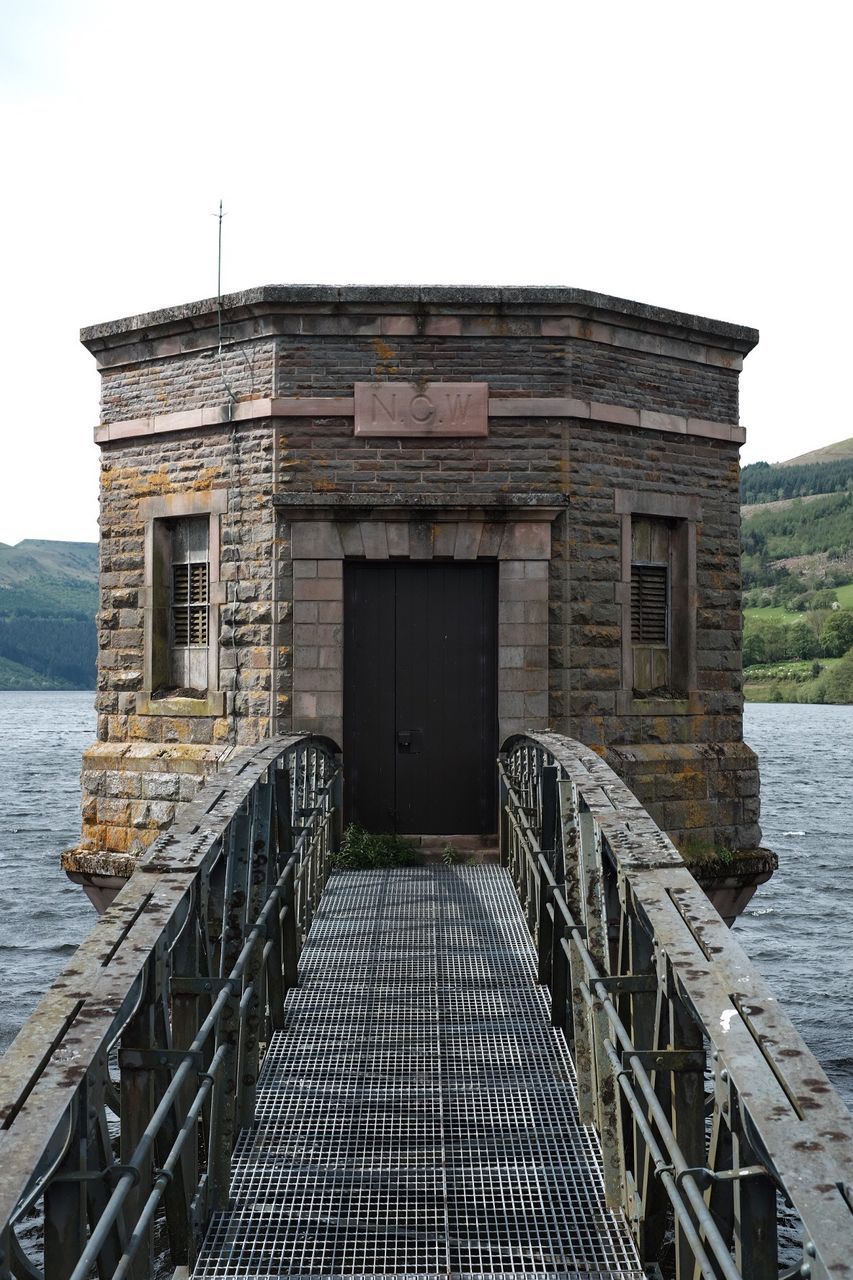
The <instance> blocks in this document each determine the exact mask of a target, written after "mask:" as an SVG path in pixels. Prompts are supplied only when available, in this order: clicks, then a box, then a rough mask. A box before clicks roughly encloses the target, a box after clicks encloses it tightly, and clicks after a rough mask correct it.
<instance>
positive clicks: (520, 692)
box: [274, 493, 565, 742]
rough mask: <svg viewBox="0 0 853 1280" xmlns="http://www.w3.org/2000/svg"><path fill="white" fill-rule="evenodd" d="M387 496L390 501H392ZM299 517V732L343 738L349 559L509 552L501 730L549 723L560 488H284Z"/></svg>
mask: <svg viewBox="0 0 853 1280" xmlns="http://www.w3.org/2000/svg"><path fill="white" fill-rule="evenodd" d="M383 499H384V500H383ZM274 503H275V506H276V509H277V510H278V512H279V515H280V517H281V518H283V519H285V520H288V521H289V522H290V524H291V556H292V563H293V654H292V657H293V702H292V723H293V729H294V731H296V732H301V731H305V732H311V733H318V734H323V735H325V736H327V737H330V738H332V739H334V741H335V742H341V741H342V740H343V608H344V603H343V570H344V561H345V560H347V559H358V560H365V559H366V560H391V559H396V560H411V561H417V560H421V561H429V560H434V559H448V560H456V561H461V560H477V559H481V558H482V559H490V560H497V562H498V721H499V734H500V739H501V741H503V740H504V739H505V738H506V737H508V736H509V735H510V734H513V733H521V732H523V731H524V730H526V729H540V728H544V727H547V724H548V562H549V560H550V558H551V522H552V521H553V520H554V518H555V517H556V516H557V515H558V514H559V512H560V511H561V510H564V509H565V505H564V504H563V503H561V502H560V500H559V498H558V497H556V496H555V495H553V494H535V495H530V494H528V495H525V496H524V500H523V501H521V500H519V499H517V498H513V497H503V496H500V497H497V498H494V499H492V500H486V499H484V498H483V497H479V498H478V499H477V500H476V502H475V503H472V504H470V505H468V504H465V503H464V502H461V501H460V500H459V499H454V498H449V499H448V498H447V497H446V496H445V495H437V494H421V495H418V498H417V500H416V502H415V503H413V502H412V501H411V500H410V499H407V500H406V502H405V503H404V502H402V501H401V500H400V499H399V498H395V497H394V495H390V494H389V495H387V496H386V495H383V496H382V498H379V497H377V498H370V499H365V497H364V496H363V495H342V494H336V495H335V496H334V498H330V497H329V496H328V495H321V494H296V493H288V494H277V495H276V496H275V498H274Z"/></svg>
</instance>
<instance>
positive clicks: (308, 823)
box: [0, 736, 341, 1280]
mask: <svg viewBox="0 0 853 1280" xmlns="http://www.w3.org/2000/svg"><path fill="white" fill-rule="evenodd" d="M340 779H341V770H340V757H339V756H338V754H337V748H336V747H335V746H334V745H333V744H332V743H330V742H328V741H326V740H323V739H318V738H310V737H305V736H292V737H287V738H279V739H274V740H272V741H268V742H265V743H264V744H262V745H261V746H260V747H257V748H250V749H247V750H246V751H244V752H241V753H240V755H239V756H237V757H235V759H234V760H233V761H232V762H231V763H230V764H228V765H227V766H226V767H225V768H223V769H222V770H221V771H220V773H218V774H217V776H216V778H215V779H214V780H213V781H212V782H211V783H210V784H209V785H208V786H207V787H205V789H204V790H203V791H202V792H201V793H200V794H199V796H198V797H197V798H196V800H195V801H194V802H193V803H192V804H191V805H188V806H187V807H186V809H184V810H183V811H182V813H181V814H180V815H179V817H178V819H177V821H176V822H175V824H174V825H173V827H172V828H171V829H170V830H169V831H168V832H167V833H166V834H165V835H163V836H161V837H160V839H159V840H157V842H156V843H155V844H154V845H153V846H152V847H151V849H150V850H149V851H148V853H147V854H146V856H145V857H144V858H143V859H142V860H141V861H140V863H139V865H138V867H137V868H136V869H135V870H134V873H133V875H132V876H131V877H130V879H129V880H128V882H127V884H126V885H125V886H124V888H123V889H122V891H121V893H120V894H119V895H118V897H117V899H116V901H115V902H114V904H113V905H112V906H111V907H110V908H109V909H108V910H107V912H106V913H105V914H104V915H103V916H102V917H101V919H100V920H99V921H98V922H97V924H96V925H95V927H94V928H93V930H92V932H91V933H90V935H89V937H88V938H87V939H86V941H85V942H84V943H83V944H82V946H81V947H80V948H79V949H78V951H77V952H76V953H75V955H74V957H73V958H72V960H71V963H70V964H69V965H68V967H67V968H66V969H65V971H64V972H63V973H62V974H61V975H60V977H59V978H58V979H57V981H56V982H55V983H54V985H53V986H52V987H51V989H50V990H49V991H48V993H47V995H46V996H45V997H44V999H43V1000H42V1002H41V1004H40V1005H39V1007H38V1008H37V1010H36V1012H35V1013H34V1014H33V1016H32V1017H31V1018H30V1019H29V1021H28V1022H27V1023H26V1025H25V1026H24V1028H23V1029H22V1030H21V1032H20V1033H19V1035H18V1037H17V1038H16V1040H15V1041H14V1043H13V1044H12V1046H11V1047H10V1049H9V1050H8V1052H7V1054H6V1055H5V1057H4V1059H3V1073H2V1081H0V1278H1V1280H5V1278H6V1277H9V1276H10V1275H15V1276H16V1277H19V1280H39V1277H40V1276H41V1275H42V1274H45V1275H47V1276H48V1277H50V1278H51V1280H54V1278H56V1280H67V1278H68V1277H71V1280H88V1277H89V1276H90V1275H91V1274H93V1271H94V1269H95V1268H97V1271H98V1274H99V1275H100V1276H101V1277H105V1276H114V1277H116V1280H122V1277H125V1276H128V1275H129V1276H132V1277H133V1280H140V1278H141V1277H145V1276H149V1275H151V1274H152V1270H153V1267H152V1261H153V1254H154V1251H155V1220H156V1219H158V1216H159V1219H160V1221H158V1222H157V1232H158V1233H160V1232H162V1230H163V1214H162V1208H165V1239H161V1238H159V1235H158V1238H157V1240H156V1251H157V1253H158V1255H161V1259H160V1265H159V1266H158V1268H157V1270H158V1271H162V1270H164V1267H163V1261H164V1257H163V1255H164V1256H165V1259H166V1260H168V1262H169V1263H170V1265H169V1267H168V1271H169V1274H171V1272H172V1271H173V1270H174V1268H175V1267H176V1266H179V1265H182V1264H183V1265H192V1262H193V1260H194V1257H195V1253H196V1250H197V1248H198V1245H199V1243H200V1241H201V1239H202V1237H203V1234H204V1231H205V1228H206V1226H207V1223H208V1221H209V1219H210V1217H211V1214H212V1213H213V1212H214V1211H216V1210H217V1209H219V1208H222V1207H224V1206H225V1205H226V1204H227V1201H228V1194H229V1184H230V1164H231V1153H232V1148H233V1145H234V1141H235V1139H236V1136H237V1133H238V1131H239V1129H240V1128H242V1127H244V1126H245V1125H247V1124H251V1122H252V1118H253V1115H254V1106H255V1088H256V1081H257V1077H258V1068H259V1063H260V1061H261V1058H262V1055H263V1051H264V1048H265V1046H266V1044H267V1042H268V1040H269V1037H270V1034H271V1032H272V1031H273V1030H274V1029H275V1028H277V1027H280V1026H281V1025H282V1023H283V1006H284V996H285V993H286V991H287V989H288V987H289V986H291V985H293V984H294V983H295V982H296V973H297V969H296V966H297V960H298V956H299V951H300V947H301V944H302V940H303V938H304V936H305V933H306V932H307V930H308V926H309V924H310V922H311V916H312V913H313V911H314V909H315V907H316V904H317V902H318V899H319V896H320V893H321V891H322V888H323V884H324V882H325V879H326V876H327V873H328V867H329V855H330V853H331V852H332V850H333V849H334V848H335V847H336V845H337V842H338V839H339V822H340ZM116 1139H117V1141H116ZM116 1147H118V1158H116V1154H115V1151H116ZM161 1202H163V1204H162V1206H161ZM33 1215H36V1216H38V1215H41V1216H42V1221H43V1244H42V1247H41V1249H40V1252H41V1254H42V1258H41V1259H38V1260H34V1258H33V1256H32V1250H30V1251H29V1252H28V1251H27V1248H26V1247H25V1244H24V1243H22V1240H24V1239H25V1238H26V1236H27V1227H28V1222H30V1223H31V1221H32V1218H33ZM42 1260H43V1272H42V1267H41V1265H37V1261H38V1262H39V1263H41V1262H42Z"/></svg>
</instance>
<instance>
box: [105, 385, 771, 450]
mask: <svg viewBox="0 0 853 1280" xmlns="http://www.w3.org/2000/svg"><path fill="white" fill-rule="evenodd" d="M354 413H355V401H354V398H353V397H352V396H278V397H276V398H275V399H269V398H265V397H257V398H255V399H253V400H241V401H239V402H238V403H237V404H236V406H232V405H203V406H202V407H201V408H200V409H182V410H180V411H179V412H177V413H164V414H156V415H154V416H151V417H145V418H125V419H123V420H121V421H119V422H105V423H100V424H99V425H98V426H96V427H95V428H94V438H95V443H96V444H115V443H118V442H119V441H121V440H136V439H140V438H144V437H148V436H156V435H163V434H165V433H167V432H177V431H202V430H205V429H209V428H212V427H222V426H229V425H233V424H237V423H241V422H258V421H263V420H264V419H269V418H352V417H353V416H354ZM489 417H490V418H576V419H578V420H580V421H585V420H590V421H592V422H606V423H609V424H612V425H614V426H624V427H634V428H636V429H638V430H640V431H654V432H658V433H663V434H667V435H683V436H695V437H699V438H700V439H706V440H723V441H726V442H727V443H730V444H743V443H744V441H745V440H746V429H745V428H744V427H742V426H740V425H739V424H738V423H732V422H713V421H711V420H710V419H707V418H690V417H684V416H682V415H680V414H675V413H658V412H654V411H652V410H649V409H632V408H630V407H629V406H626V405H619V404H605V403H603V402H601V401H598V400H578V399H575V398H573V397H571V396H490V397H489ZM403 436H405V438H406V439H411V440H419V439H429V438H430V436H425V437H421V436H416V435H409V434H407V433H404V432H400V437H401V438H402V437H403ZM388 438H394V437H388Z"/></svg>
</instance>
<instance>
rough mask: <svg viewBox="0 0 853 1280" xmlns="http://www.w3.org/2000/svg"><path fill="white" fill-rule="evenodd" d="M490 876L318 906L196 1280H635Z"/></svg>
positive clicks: (501, 887) (569, 1081)
mask: <svg viewBox="0 0 853 1280" xmlns="http://www.w3.org/2000/svg"><path fill="white" fill-rule="evenodd" d="M573 1081H574V1073H573V1071H572V1065H571V1059H570V1057H569V1055H568V1052H567V1050H566V1045H565V1041H564V1039H563V1037H562V1036H561V1035H559V1034H557V1033H556V1032H555V1031H554V1030H553V1029H552V1028H551V1025H550V1019H549V1012H548V1006H547V1004H546V1002H545V1000H544V998H543V996H542V994H541V991H540V989H539V988H538V987H537V985H536V963H535V954H534V952H533V948H532V947H531V944H530V937H529V935H528V934H527V932H526V929H525V927H524V922H523V920H522V917H521V913H520V911H519V909H518V902H517V899H516V897H515V893H514V891H513V886H512V882H511V880H510V878H509V875H508V874H507V872H506V871H503V870H501V869H500V868H498V867H472V868H460V869H459V870H456V869H453V870H443V869H442V870H412V871H408V870H405V871H399V870H393V871H348V872H344V873H342V874H340V875H336V876H334V877H333V879H332V882H331V884H330V886H329V888H328V889H327V891H326V893H325V894H324V895H323V901H322V904H321V907H320V912H319V914H318V916H317V919H316V920H315V922H314V924H313V926H312V929H311V933H310V935H309V939H308V944H307V946H306V948H305V951H304V952H303V973H302V977H301V981H300V986H299V988H298V989H296V990H294V991H291V992H290V993H288V997H287V1001H286V1003H285V1028H284V1030H283V1031H278V1032H276V1033H275V1034H274V1036H273V1038H272V1041H271V1043H270V1048H269V1052H268V1053H267V1056H266V1059H265V1061H264V1067H263V1070H262V1073H261V1077H260V1081H259V1087H258V1104H257V1123H256V1126H255V1127H253V1128H252V1129H250V1130H247V1131H246V1132H245V1133H244V1134H243V1135H241V1137H240V1140H239V1141H238V1143H237V1147H236V1149H235V1152H234V1161H233V1164H232V1173H231V1196H232V1201H233V1203H232V1205H231V1206H230V1207H229V1209H228V1210H227V1211H225V1212H223V1213H221V1214H217V1215H216V1216H215V1217H214V1220H213V1222H212V1224H211V1227H210V1230H209V1232H208V1235H207V1238H206V1240H205V1243H204V1245H203V1247H202V1251H201V1254H200V1256H199V1260H198V1263H197V1264H196V1269H195V1274H196V1275H197V1276H198V1277H199V1278H200V1280H219V1277H223V1280H224V1277H232V1276H233V1277H248V1276H261V1275H263V1276H278V1275H282V1274H288V1273H291V1274H292V1273H296V1274H302V1275H324V1276H339V1275H362V1276H367V1275H369V1276H372V1275H377V1274H379V1275H398V1276H412V1275H420V1276H446V1275H466V1276H467V1275H507V1274H509V1275H515V1274H524V1273H527V1272H534V1273H542V1274H553V1273H554V1272H558V1273H560V1274H561V1275H563V1276H567V1277H568V1276H571V1277H573V1278H574V1277H576V1276H578V1277H580V1276H583V1277H588V1276H590V1274H592V1275H596V1276H598V1275H600V1276H607V1277H611V1276H612V1277H614V1280H615V1278H616V1277H619V1280H622V1277H625V1278H626V1280H627V1278H628V1277H630V1280H642V1276H643V1272H642V1270H641V1269H640V1267H639V1262H638V1260H637V1257H636V1253H635V1250H634V1247H633V1244H632V1241H631V1237H630V1233H629V1232H628V1230H627V1229H626V1227H625V1225H624V1224H623V1223H622V1222H621V1220H620V1219H619V1218H618V1216H617V1215H615V1214H614V1213H612V1212H611V1211H609V1210H608V1209H607V1207H606V1205H605V1201H604V1186H603V1182H602V1177H601V1159H600V1153H599V1151H598V1147H597V1143H596V1142H595V1139H594V1137H593V1136H592V1134H591V1133H590V1132H589V1131H588V1130H586V1129H584V1127H583V1126H582V1125H581V1124H580V1123H579V1120H578V1112H577V1104H576V1101H575V1089H574V1082H573Z"/></svg>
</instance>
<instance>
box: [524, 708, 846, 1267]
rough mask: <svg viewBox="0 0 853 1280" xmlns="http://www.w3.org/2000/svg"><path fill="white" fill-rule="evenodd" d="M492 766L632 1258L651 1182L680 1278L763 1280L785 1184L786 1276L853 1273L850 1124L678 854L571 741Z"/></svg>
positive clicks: (539, 745)
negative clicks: (707, 1083) (630, 1236)
mask: <svg viewBox="0 0 853 1280" xmlns="http://www.w3.org/2000/svg"><path fill="white" fill-rule="evenodd" d="M499 777H500V783H501V856H502V860H503V861H504V863H505V865H508V866H509V869H510V871H511V872H512V874H513V877H514V879H515V882H516V887H517V889H518V892H519V896H520V898H521V901H522V905H523V907H524V908H525V910H526V914H527V921H528V926H529V927H530V929H531V932H532V933H533V935H534V938H535V940H536V941H537V946H538V955H539V977H540V981H542V982H543V983H547V985H548V986H549V987H550V990H551V1007H552V1022H553V1023H554V1025H555V1026H558V1027H561V1028H562V1029H563V1030H564V1031H565V1033H566V1036H567V1038H568V1039H569V1041H570V1044H571V1047H572V1051H573V1055H572V1056H573V1060H574V1062H575V1066H576V1070H577V1074H578V1087H579V1099H580V1107H581V1118H582V1119H583V1120H584V1122H585V1123H591V1124H593V1125H594V1126H595V1128H596V1130H597V1132H598V1135H599V1138H600V1141H601V1145H602V1154H603V1160H604V1176H605V1190H606V1194H607V1199H608V1203H609V1204H610V1206H611V1207H612V1208H614V1209H620V1208H621V1209H622V1210H623V1211H624V1212H625V1214H626V1216H627V1218H628V1221H629V1222H630V1223H631V1225H632V1229H633V1230H634V1234H635V1237H636V1239H637V1242H638V1245H639V1246H640V1248H641V1253H643V1254H644V1261H648V1262H652V1261H657V1256H656V1254H657V1251H658V1249H659V1246H660V1242H661V1239H662V1232H663V1229H664V1226H663V1223H664V1217H663V1209H662V1198H663V1197H662V1193H663V1192H665V1193H666V1195H667V1198H668V1200H669V1203H670V1205H671V1207H672V1211H673V1212H674V1215H675V1231H676V1240H675V1250H676V1254H677V1255H678V1257H679V1275H684V1276H692V1275H694V1274H695V1275H702V1276H707V1277H708V1278H709V1280H718V1278H719V1276H725V1277H727V1280H737V1278H738V1277H746V1280H764V1278H765V1277H772V1278H773V1280H776V1277H777V1276H778V1274H779V1272H778V1256H777V1254H778V1251H777V1239H776V1193H777V1191H779V1192H780V1193H781V1194H782V1195H784V1196H785V1197H786V1198H787V1199H788V1200H789V1201H790V1203H791V1204H792V1205H793V1207H794V1209H795V1210H796V1212H797V1213H798V1214H799V1217H800V1219H801V1220H802V1224H803V1231H804V1236H803V1250H804V1252H803V1261H802V1264H801V1265H802V1268H803V1269H802V1270H801V1269H800V1266H799V1265H798V1267H797V1269H796V1270H795V1271H793V1272H791V1273H790V1274H791V1275H792V1276H793V1275H798V1276H799V1275H808V1276H810V1277H812V1280H817V1278H818V1277H824V1276H838V1277H841V1276H849V1275H850V1274H853V1270H851V1268H853V1187H851V1183H853V1120H851V1116H850V1113H849V1111H848V1110H847V1108H846V1106H845V1104H844V1102H843V1101H842V1099H841V1098H840V1096H839V1095H838V1094H837V1092H836V1091H835V1089H834V1088H833V1086H832V1085H831V1083H830V1082H829V1080H828V1079H827V1077H826V1074H825V1073H824V1071H823V1069H822V1068H821V1067H820V1065H819V1063H818V1062H817V1060H816V1059H815V1057H814V1055H813V1054H812V1053H811V1051H810V1050H809V1048H808V1046H807V1045H806V1044H805V1043H804V1041H803V1040H802V1038H801V1036H800V1035H799V1033H798V1032H797V1030H796V1029H795V1027H794V1026H793V1025H792V1023H791V1022H790V1021H789V1019H788V1018H787V1016H786V1015H785V1014H784V1013H783V1012H782V1011H781V1010H780V1009H779V1007H778V1004H777V1002H776V1000H775V998H774V997H773V995H772V994H771V992H770V990H769V988H768V986H767V984H766V983H765V982H764V980H763V979H762V978H761V977H760V976H759V975H758V974H757V973H756V971H755V968H754V966H753V964H752V962H751V961H750V959H749V957H748V956H747V955H746V953H745V952H744V950H743V948H742V947H741V946H740V945H739V944H738V943H737V942H736V941H735V939H734V937H733V936H732V934H731V932H730V931H729V929H728V928H727V927H726V925H725V924H724V922H723V921H722V919H721V918H720V916H719V915H718V914H717V912H716V911H715V910H714V908H713V906H712V905H711V903H710V902H709V900H708V898H707V897H706V896H705V894H704V893H703V891H702V889H701V888H700V887H699V885H698V884H697V883H696V881H695V880H694V878H693V876H692V875H691V873H690V871H689V870H688V868H687V866H686V865H685V863H684V860H683V859H682V857H681V855H680V854H679V852H678V850H677V849H676V848H675V846H674V845H673V844H672V842H671V841H670V840H669V838H668V837H667V836H666V835H665V834H664V833H663V832H662V831H661V830H660V829H659V828H658V827H657V825H656V824H655V823H654V821H653V820H652V818H651V817H650V815H649V814H648V813H647V812H646V810H645V809H644V808H643V807H642V805H641V804H640V803H639V801H638V800H637V798H636V796H634V795H633V793H632V792H631V791H630V790H629V789H628V788H627V787H626V786H625V784H624V783H623V782H622V781H621V780H620V779H619V778H618V777H617V775H616V774H615V773H614V772H613V770H612V769H610V767H609V766H608V765H607V764H606V763H605V762H604V761H603V760H602V759H601V758H600V757H599V756H597V755H596V754H595V753H594V752H593V751H591V750H590V749H589V748H587V747H585V746H584V745H583V744H581V743H579V742H576V741H574V740H572V739H569V738H566V737H563V736H561V735H559V734H553V733H530V734H527V735H517V736H514V737H512V738H510V739H508V740H507V742H506V743H505V744H504V746H503V749H502V752H501V757H500V760H499ZM706 1049H707V1050H708V1053H709V1058H710V1068H711V1070H712V1073H713V1082H714V1083H713V1108H712V1115H711V1117H710V1118H711V1126H710V1134H709V1135H708V1134H707V1133H706V1115H705V1101H704V1090H703V1087H702V1086H703V1073H704V1071H705V1069H706V1066H707V1064H708V1059H707V1058H706ZM620 1094H621V1096H622V1099H623V1100H624V1101H621V1102H620ZM768 1222H770V1223H772V1229H770V1230H768ZM694 1268H695V1271H694Z"/></svg>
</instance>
